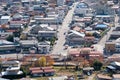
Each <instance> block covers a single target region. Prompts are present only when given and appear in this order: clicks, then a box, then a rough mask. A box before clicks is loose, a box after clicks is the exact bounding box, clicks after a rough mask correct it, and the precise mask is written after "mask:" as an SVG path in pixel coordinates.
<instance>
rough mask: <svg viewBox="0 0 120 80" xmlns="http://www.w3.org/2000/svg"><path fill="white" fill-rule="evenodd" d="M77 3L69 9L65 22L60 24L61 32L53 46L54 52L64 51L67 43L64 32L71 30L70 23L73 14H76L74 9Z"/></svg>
mask: <svg viewBox="0 0 120 80" xmlns="http://www.w3.org/2000/svg"><path fill="white" fill-rule="evenodd" d="M76 5H77V3H74V7H73V8H72V9H71V10H69V12H68V14H67V15H66V17H65V19H64V21H63V24H62V25H61V26H59V30H58V31H59V33H58V41H57V43H56V45H55V46H54V48H53V51H52V54H60V53H61V52H63V53H64V50H63V49H64V47H65V46H64V44H65V35H64V33H65V32H67V31H68V30H69V27H68V26H69V24H70V22H71V21H72V16H73V14H74V9H75V6H76Z"/></svg>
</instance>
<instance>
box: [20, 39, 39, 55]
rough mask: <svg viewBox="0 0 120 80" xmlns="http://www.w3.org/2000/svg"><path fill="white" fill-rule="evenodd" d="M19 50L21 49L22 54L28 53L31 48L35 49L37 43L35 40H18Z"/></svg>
mask: <svg viewBox="0 0 120 80" xmlns="http://www.w3.org/2000/svg"><path fill="white" fill-rule="evenodd" d="M19 43H20V45H21V48H22V49H23V53H29V52H30V49H31V48H32V47H35V48H36V47H37V44H38V41H36V40H20V41H19Z"/></svg>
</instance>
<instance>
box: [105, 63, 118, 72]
mask: <svg viewBox="0 0 120 80" xmlns="http://www.w3.org/2000/svg"><path fill="white" fill-rule="evenodd" d="M106 70H107V71H108V72H113V73H120V62H116V61H114V62H111V63H110V64H109V65H108V66H107V67H106Z"/></svg>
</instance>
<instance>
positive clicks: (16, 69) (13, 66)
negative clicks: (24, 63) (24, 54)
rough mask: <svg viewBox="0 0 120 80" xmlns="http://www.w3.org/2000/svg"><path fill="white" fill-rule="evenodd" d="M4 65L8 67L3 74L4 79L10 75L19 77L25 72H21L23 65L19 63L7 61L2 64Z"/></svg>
mask: <svg viewBox="0 0 120 80" xmlns="http://www.w3.org/2000/svg"><path fill="white" fill-rule="evenodd" d="M2 65H4V66H7V68H6V69H5V71H2V72H1V75H2V77H5V76H8V75H9V76H18V75H22V74H23V72H22V71H20V66H21V64H20V62H19V61H5V62H2Z"/></svg>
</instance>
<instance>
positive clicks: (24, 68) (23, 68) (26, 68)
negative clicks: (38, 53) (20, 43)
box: [21, 66, 30, 77]
mask: <svg viewBox="0 0 120 80" xmlns="http://www.w3.org/2000/svg"><path fill="white" fill-rule="evenodd" d="M21 70H22V71H23V76H24V77H25V76H27V75H29V73H30V72H29V66H21Z"/></svg>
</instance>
